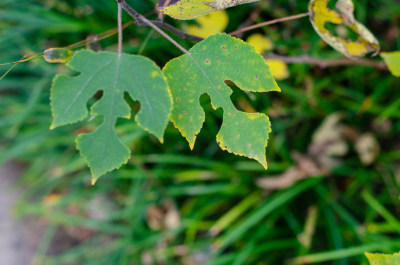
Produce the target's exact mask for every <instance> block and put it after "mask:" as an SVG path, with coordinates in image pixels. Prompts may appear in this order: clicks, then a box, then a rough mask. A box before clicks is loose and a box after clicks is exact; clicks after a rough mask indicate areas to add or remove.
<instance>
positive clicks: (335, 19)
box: [308, 0, 380, 59]
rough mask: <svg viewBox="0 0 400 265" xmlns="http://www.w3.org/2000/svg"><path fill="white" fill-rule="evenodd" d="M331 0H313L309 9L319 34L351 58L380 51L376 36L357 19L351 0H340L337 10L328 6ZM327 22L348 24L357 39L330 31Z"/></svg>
mask: <svg viewBox="0 0 400 265" xmlns="http://www.w3.org/2000/svg"><path fill="white" fill-rule="evenodd" d="M328 2H329V0H311V1H310V3H309V5H308V9H309V11H310V20H311V23H312V25H313V27H314V29H315V31H316V32H317V33H318V34H319V36H320V37H321V38H322V39H323V40H324V41H325V42H326V43H328V44H329V45H331V46H332V47H333V48H335V49H336V50H338V51H339V52H341V53H342V54H344V55H345V56H347V57H349V58H352V59H353V58H357V57H361V56H364V55H365V54H367V53H370V52H374V53H375V54H378V53H379V50H380V47H379V43H378V41H377V39H376V38H375V36H374V35H373V34H372V33H371V32H370V31H369V30H368V29H367V28H366V27H365V26H364V25H363V24H361V23H359V22H358V21H356V20H355V18H354V15H353V11H354V5H353V2H352V1H351V0H338V1H337V3H336V10H332V9H329V8H328ZM327 23H332V24H335V25H344V26H347V27H348V29H349V30H351V31H353V32H354V33H355V34H356V36H357V39H356V40H354V41H353V40H351V39H345V38H343V37H341V36H335V35H334V34H332V32H331V31H329V30H328V29H327V28H326V26H327Z"/></svg>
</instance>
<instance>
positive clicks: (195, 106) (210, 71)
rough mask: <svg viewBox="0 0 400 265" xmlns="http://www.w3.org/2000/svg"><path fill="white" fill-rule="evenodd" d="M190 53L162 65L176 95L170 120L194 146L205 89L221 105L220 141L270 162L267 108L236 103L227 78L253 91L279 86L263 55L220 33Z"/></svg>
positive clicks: (201, 119) (225, 146)
mask: <svg viewBox="0 0 400 265" xmlns="http://www.w3.org/2000/svg"><path fill="white" fill-rule="evenodd" d="M189 52H190V55H189V56H188V55H182V56H180V57H178V58H175V59H173V60H171V61H170V62H169V63H168V64H167V65H166V66H165V68H164V73H165V75H166V77H167V79H168V83H169V85H170V88H171V93H172V96H173V100H174V109H173V111H172V116H171V120H172V121H173V123H174V125H175V127H177V128H178V129H179V130H180V132H181V133H182V135H183V136H184V137H185V138H186V139H187V140H188V142H189V145H190V148H192V149H193V147H194V143H195V140H196V136H197V134H198V133H199V132H200V130H201V128H202V126H203V123H204V120H205V114H204V111H203V109H202V108H201V105H200V103H199V98H200V96H201V95H202V94H204V93H207V94H208V95H209V96H210V97H211V103H212V106H213V108H214V109H217V108H222V109H223V123H222V126H221V130H220V131H219V133H218V135H217V142H218V144H219V146H220V147H221V148H222V149H223V150H227V151H229V152H231V153H235V154H237V155H243V156H247V157H249V158H252V159H255V160H257V161H258V162H260V163H261V164H262V165H263V166H264V167H265V168H267V162H266V158H265V147H266V146H267V142H268V134H269V132H270V131H271V129H270V122H269V119H268V117H267V116H266V115H265V114H261V113H245V112H241V111H238V110H237V109H236V108H235V106H234V105H233V103H232V101H231V99H230V95H231V94H232V90H231V89H230V88H229V87H228V86H227V85H226V84H225V82H224V81H225V80H230V81H233V82H234V83H235V84H236V85H237V86H238V87H239V88H241V89H242V90H245V91H250V92H268V91H280V89H279V87H278V85H277V84H276V82H275V80H274V78H273V77H272V75H271V72H270V70H269V67H268V65H267V63H266V62H265V60H264V58H263V57H262V56H261V55H260V54H259V53H258V52H257V51H256V50H255V49H254V48H253V47H252V46H251V45H249V44H247V43H245V42H243V41H241V40H239V39H235V38H233V37H230V36H228V35H226V34H221V33H217V34H215V35H212V36H210V37H208V38H207V39H205V40H203V41H202V42H200V43H198V44H196V45H195V46H193V48H192V49H190V51H189Z"/></svg>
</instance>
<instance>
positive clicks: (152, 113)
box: [51, 50, 172, 181]
mask: <svg viewBox="0 0 400 265" xmlns="http://www.w3.org/2000/svg"><path fill="white" fill-rule="evenodd" d="M67 66H68V67H69V68H70V69H72V70H75V71H77V72H79V73H80V74H79V75H77V76H67V75H58V76H57V77H56V78H55V79H54V82H53V86H52V88H51V110H52V115H53V123H52V125H51V128H56V127H58V126H61V125H66V124H70V123H75V122H78V121H81V120H83V119H85V118H86V117H87V116H88V109H87V102H88V100H89V99H90V98H92V97H93V95H94V94H95V93H96V92H97V91H99V90H102V91H103V96H102V97H101V99H100V100H99V101H97V102H96V103H95V104H94V105H93V106H92V108H91V115H101V116H103V117H104V118H103V123H102V124H101V125H100V127H98V128H97V129H96V130H95V131H94V132H91V133H87V134H81V135H80V136H79V137H78V138H77V141H76V142H77V147H78V149H79V150H80V152H81V154H82V156H83V157H84V158H85V160H86V161H87V163H88V165H89V167H90V169H91V172H92V177H93V180H94V181H95V180H97V178H99V177H100V176H102V175H104V174H105V173H107V172H108V171H111V170H113V169H116V168H119V167H120V166H121V165H123V164H124V163H126V162H127V160H128V159H129V155H130V151H129V149H128V147H126V145H124V144H123V143H122V142H121V141H120V140H119V138H118V136H117V133H116V131H115V129H114V126H115V123H116V122H117V119H118V118H125V119H129V118H130V114H131V110H130V108H129V105H128V104H127V103H126V102H125V100H124V93H125V92H127V93H128V94H129V95H130V96H131V97H132V98H133V99H135V100H138V101H139V102H140V103H141V106H140V111H139V112H138V113H137V115H136V117H135V121H136V122H137V123H138V124H139V126H141V127H142V128H143V129H145V130H147V131H149V132H150V133H152V134H154V135H155V136H156V137H157V138H158V139H159V140H160V141H161V142H162V141H163V135H164V130H165V128H166V126H167V124H168V120H169V116H170V113H171V110H172V99H171V94H170V92H169V89H168V86H167V82H166V80H165V77H164V74H163V72H162V71H161V70H160V69H159V68H158V66H157V65H156V64H155V63H154V62H152V61H151V60H149V59H147V58H146V57H142V56H137V55H129V54H122V55H121V56H118V54H117V53H110V52H98V53H95V52H93V51H90V50H83V51H79V52H77V53H75V55H74V56H73V57H72V58H71V60H70V61H69V62H68V63H67Z"/></svg>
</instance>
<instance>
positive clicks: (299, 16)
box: [229, 12, 310, 36]
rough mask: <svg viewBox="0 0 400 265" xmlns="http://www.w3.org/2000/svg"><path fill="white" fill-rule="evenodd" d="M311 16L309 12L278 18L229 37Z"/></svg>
mask: <svg viewBox="0 0 400 265" xmlns="http://www.w3.org/2000/svg"><path fill="white" fill-rule="evenodd" d="M309 15H310V13H308V12H307V13H302V14H298V15H294V16H289V17H283V18H278V19H274V20H270V21H265V22H262V23H260V24H256V25H252V26H249V27H246V28H242V29H239V30H236V31H234V32H231V33H229V35H232V36H234V35H237V34H239V33H242V32H246V31H249V30H252V29H256V28H261V27H264V26H268V25H272V24H276V23H280V22H284V21H289V20H294V19H299V18H302V17H308V16H309Z"/></svg>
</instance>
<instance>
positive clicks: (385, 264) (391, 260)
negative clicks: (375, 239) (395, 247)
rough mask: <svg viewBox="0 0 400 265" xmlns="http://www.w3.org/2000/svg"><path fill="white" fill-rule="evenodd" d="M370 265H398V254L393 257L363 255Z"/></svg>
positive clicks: (399, 260)
mask: <svg viewBox="0 0 400 265" xmlns="http://www.w3.org/2000/svg"><path fill="white" fill-rule="evenodd" d="M365 255H366V256H367V258H368V261H369V263H370V264H371V265H399V264H400V253H394V254H393V255H386V254H379V253H376V254H373V253H365Z"/></svg>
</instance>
